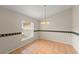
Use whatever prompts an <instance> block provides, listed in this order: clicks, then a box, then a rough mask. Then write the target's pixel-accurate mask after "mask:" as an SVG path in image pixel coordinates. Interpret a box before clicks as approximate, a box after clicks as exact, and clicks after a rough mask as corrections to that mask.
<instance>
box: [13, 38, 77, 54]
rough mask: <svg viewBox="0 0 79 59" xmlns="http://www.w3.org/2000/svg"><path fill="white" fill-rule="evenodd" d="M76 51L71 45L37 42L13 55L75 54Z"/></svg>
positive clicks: (17, 50) (47, 41)
mask: <svg viewBox="0 0 79 59" xmlns="http://www.w3.org/2000/svg"><path fill="white" fill-rule="evenodd" d="M74 53H76V51H75V49H74V48H73V47H72V46H71V45H67V44H64V43H59V42H55V41H49V40H42V39H39V40H36V41H34V42H32V43H30V44H28V45H25V46H24V47H21V48H19V49H16V50H15V51H13V52H11V54H74Z"/></svg>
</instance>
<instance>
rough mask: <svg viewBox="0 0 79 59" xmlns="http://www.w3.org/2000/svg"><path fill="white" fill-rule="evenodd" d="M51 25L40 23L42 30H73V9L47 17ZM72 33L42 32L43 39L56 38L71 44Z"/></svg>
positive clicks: (55, 39)
mask: <svg viewBox="0 0 79 59" xmlns="http://www.w3.org/2000/svg"><path fill="white" fill-rule="evenodd" d="M47 20H48V21H49V22H50V24H49V25H40V30H58V31H71V30H72V9H71V8H70V9H67V10H64V11H62V12H60V13H57V14H55V15H52V17H50V18H48V19H47ZM71 37H72V36H71V34H70V33H58V32H41V33H40V38H41V39H48V40H54V41H58V42H62V43H67V44H71V42H72V41H71V39H72V38H71Z"/></svg>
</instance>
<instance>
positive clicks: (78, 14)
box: [72, 6, 79, 53]
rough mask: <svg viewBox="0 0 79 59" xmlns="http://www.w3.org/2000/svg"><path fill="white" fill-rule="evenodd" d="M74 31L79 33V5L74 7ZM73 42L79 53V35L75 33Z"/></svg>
mask: <svg viewBox="0 0 79 59" xmlns="http://www.w3.org/2000/svg"><path fill="white" fill-rule="evenodd" d="M73 31H74V32H77V33H79V6H74V7H73ZM72 43H73V46H74V47H75V49H76V50H77V52H78V53H79V36H77V35H74V34H73V42H72Z"/></svg>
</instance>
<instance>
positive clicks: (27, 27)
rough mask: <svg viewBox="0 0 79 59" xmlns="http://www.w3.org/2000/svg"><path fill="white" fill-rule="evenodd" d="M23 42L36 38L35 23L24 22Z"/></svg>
mask: <svg viewBox="0 0 79 59" xmlns="http://www.w3.org/2000/svg"><path fill="white" fill-rule="evenodd" d="M22 35H23V39H22V40H27V39H30V38H32V37H33V36H34V23H32V22H27V21H23V22H22Z"/></svg>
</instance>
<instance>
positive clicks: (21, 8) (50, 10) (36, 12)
mask: <svg viewBox="0 0 79 59" xmlns="http://www.w3.org/2000/svg"><path fill="white" fill-rule="evenodd" d="M1 7H4V8H7V9H10V10H13V11H16V12H19V13H22V14H25V15H27V16H29V17H32V18H35V19H43V18H44V6H43V5H4V6H1ZM70 7H71V6H68V5H47V7H46V16H47V17H49V16H51V15H54V14H56V13H58V12H61V11H63V10H65V9H68V8H70Z"/></svg>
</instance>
